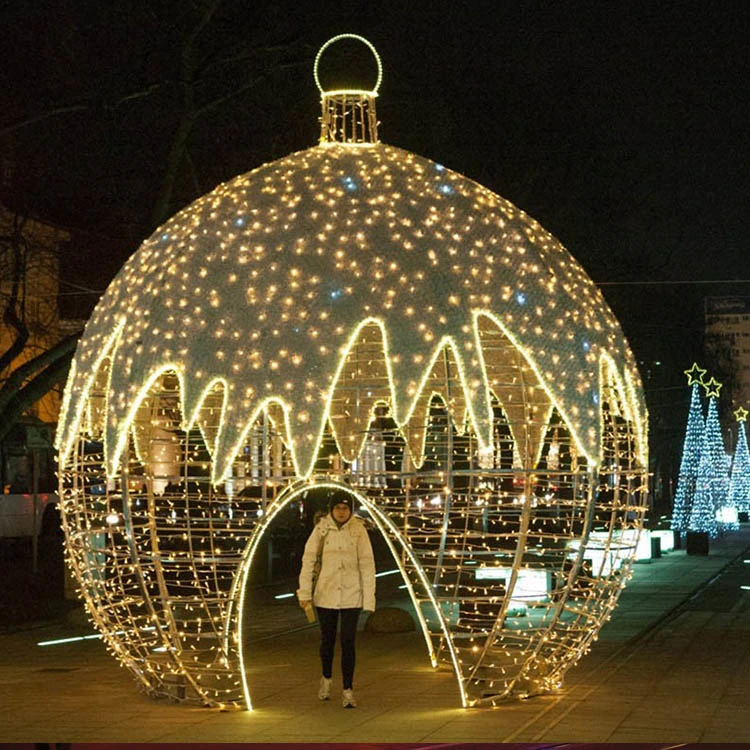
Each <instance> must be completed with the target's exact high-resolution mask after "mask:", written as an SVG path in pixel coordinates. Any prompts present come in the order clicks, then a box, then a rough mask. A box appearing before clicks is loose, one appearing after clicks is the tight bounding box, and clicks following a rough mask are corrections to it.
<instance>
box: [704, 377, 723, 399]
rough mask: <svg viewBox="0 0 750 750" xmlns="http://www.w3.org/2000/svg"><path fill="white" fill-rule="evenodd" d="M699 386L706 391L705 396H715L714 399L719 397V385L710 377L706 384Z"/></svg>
mask: <svg viewBox="0 0 750 750" xmlns="http://www.w3.org/2000/svg"><path fill="white" fill-rule="evenodd" d="M701 385H702V386H703V387H704V388H705V389H706V396H709V397H712V396H715V397H716V398H718V397H719V391H720V390H721V383H720V382H719V381H718V380H717V379H716V378H714V377H711V380H709V381H708V382H706V383H701Z"/></svg>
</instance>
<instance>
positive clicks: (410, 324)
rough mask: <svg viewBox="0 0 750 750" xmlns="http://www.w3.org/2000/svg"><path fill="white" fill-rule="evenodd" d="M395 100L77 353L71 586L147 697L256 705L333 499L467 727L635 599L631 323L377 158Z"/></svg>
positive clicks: (528, 232) (352, 104)
mask: <svg viewBox="0 0 750 750" xmlns="http://www.w3.org/2000/svg"><path fill="white" fill-rule="evenodd" d="M348 36H351V38H353V39H355V40H361V38H360V37H357V36H356V35H345V36H342V37H337V38H334V40H332V41H331V42H330V43H329V44H331V43H333V41H336V39H340V38H347V37H348ZM368 46H370V45H369V44H368ZM370 47H371V46H370ZM323 49H324V50H325V45H324V48H323ZM371 49H372V48H371ZM319 59H320V56H318V58H316V65H315V66H314V72H315V73H316V79H317V62H318V61H319ZM376 59H377V57H376ZM379 83H380V73H379V74H378V77H377V81H376V84H375V86H374V88H373V89H371V90H365V89H361V90H359V89H358V90H342V91H338V92H336V91H333V92H330V91H329V92H326V91H323V92H322V96H321V99H322V101H323V117H322V120H321V122H322V133H321V142H320V144H319V145H316V146H314V147H311V148H308V149H305V150H303V151H300V152H298V153H294V154H291V155H289V156H287V157H284V158H282V159H279V160H277V161H274V162H272V163H269V164H265V165H262V166H261V167H259V168H257V169H255V170H253V171H252V172H249V173H247V174H243V175H240V176H238V177H236V178H234V179H231V180H229V181H228V182H226V183H224V184H221V185H219V186H218V187H217V188H216V189H215V190H213V191H211V192H210V193H208V194H207V195H205V196H203V197H201V198H199V199H198V200H196V201H195V202H194V203H193V204H191V205H189V206H187V207H186V208H184V209H182V210H181V211H179V212H178V213H177V214H176V215H175V216H174V217H172V218H171V219H169V220H168V221H167V222H166V223H165V224H164V225H162V226H161V227H159V228H158V229H157V230H156V231H155V232H154V234H153V235H152V236H151V237H149V238H148V239H147V240H146V241H145V242H144V243H143V244H142V245H141V247H140V248H139V249H138V251H137V252H136V253H135V254H134V255H133V256H132V257H131V258H130V259H129V260H128V261H127V262H126V263H125V265H124V266H123V268H122V270H121V271H120V272H119V273H118V275H117V276H116V277H115V279H114V280H113V281H112V283H111V284H110V286H109V287H108V289H107V290H106V292H105V294H104V295H103V296H102V298H101V300H100V301H99V303H98V304H97V306H96V309H95V310H94V312H93V314H92V316H91V319H90V320H89V322H88V324H87V326H86V329H85V331H84V334H83V336H82V338H81V340H80V342H79V345H78V349H77V351H76V355H75V358H74V361H73V364H72V366H71V371H70V375H69V378H68V382H67V384H66V389H65V397H64V401H63V407H62V412H61V416H60V426H59V430H58V434H57V445H58V447H59V456H60V471H61V493H62V495H63V501H62V513H63V524H64V527H65V531H66V538H67V549H68V555H69V561H70V564H71V565H72V568H73V571H74V573H75V575H76V577H77V580H78V583H79V586H80V590H81V594H82V596H83V598H84V599H85V600H86V602H87V605H88V609H89V612H90V613H91V615H92V618H93V620H94V622H95V624H96V626H97V627H98V628H99V630H100V631H101V632H102V633H103V635H104V639H105V641H106V643H107V645H108V646H109V648H110V649H111V650H112V651H113V652H114V653H115V655H116V656H117V657H118V658H119V659H120V660H121V662H122V663H123V664H124V665H125V666H127V667H128V669H130V670H131V672H132V673H133V674H134V675H135V676H136V678H137V679H138V680H139V681H140V682H141V684H142V685H143V686H144V687H145V688H146V689H147V690H148V691H149V692H151V693H154V694H156V695H169V696H170V697H173V698H177V699H180V700H190V701H196V702H200V703H204V704H208V705H245V706H248V707H249V706H250V696H251V693H252V685H250V684H249V682H248V676H247V672H246V664H247V662H248V660H249V659H251V658H252V656H251V654H245V653H244V651H243V639H242V624H243V618H247V617H251V616H252V615H253V613H252V612H249V611H248V608H249V606H250V605H249V604H247V601H246V597H245V590H246V584H247V580H248V575H249V571H250V570H251V568H253V566H254V565H255V564H256V563H255V562H254V561H257V558H258V555H259V552H258V550H259V549H261V548H262V546H261V545H262V542H263V541H264V539H265V538H266V537H265V535H266V534H269V533H273V523H274V521H275V519H277V518H278V517H279V514H280V513H282V512H283V511H284V509H285V508H287V507H289V506H290V503H292V502H293V501H296V500H303V501H305V502H311V500H310V497H308V495H307V494H306V493H314V492H315V491H317V490H320V489H321V488H325V489H326V491H330V492H344V493H350V494H351V495H352V496H353V497H356V505H357V507H361V508H364V509H365V510H366V511H367V512H369V514H370V516H371V518H372V519H373V522H374V523H375V525H376V527H377V529H378V530H379V531H380V533H382V534H383V536H384V539H385V541H386V543H387V545H388V548H389V549H390V551H391V552H392V553H393V556H394V559H395V561H396V564H397V565H398V566H399V570H400V571H401V573H402V575H403V577H404V581H405V585H406V587H407V588H406V591H407V593H408V594H409V596H410V597H411V600H412V602H413V605H414V610H415V614H416V617H417V619H418V621H419V623H420V626H421V628H422V632H423V635H424V638H425V643H426V644H427V649H428V654H429V658H430V660H431V663H432V664H433V665H438V664H444V665H447V666H448V667H450V668H451V669H452V670H453V671H454V673H455V675H456V678H457V685H458V694H459V698H460V702H461V704H462V705H484V704H492V703H495V702H498V701H500V700H503V699H505V698H507V697H513V696H519V695H530V694H534V693H540V692H546V691H549V690H551V689H554V688H555V686H556V685H558V684H559V683H560V681H561V679H562V676H563V674H564V673H565V671H566V670H567V669H568V668H569V667H570V666H571V665H572V664H574V663H575V662H576V661H577V660H578V659H579V658H580V657H581V656H582V655H583V654H584V653H585V652H586V651H587V650H588V647H589V644H590V643H591V641H592V639H594V638H595V637H596V634H597V632H598V630H599V628H600V627H601V626H602V624H603V623H604V622H605V620H606V619H607V618H608V616H609V614H610V612H611V610H612V608H613V607H614V606H615V603H616V600H617V596H618V595H619V592H620V591H621V589H622V586H623V585H624V582H625V580H626V579H627V577H628V570H629V568H628V566H629V564H630V562H631V561H632V559H633V556H634V552H635V543H636V541H637V535H638V531H639V528H640V518H641V515H642V512H643V504H642V498H643V493H644V488H645V486H646V467H647V466H648V455H647V422H646V408H645V401H644V397H643V391H642V387H641V382H640V378H639V375H638V371H637V367H636V363H635V359H634V357H633V354H632V352H631V350H630V348H629V346H628V343H627V341H626V340H625V337H624V336H623V334H622V331H621V329H620V326H619V324H618V322H617V320H616V319H615V317H614V315H613V314H612V311H611V310H610V309H609V307H608V306H607V304H606V302H605V300H604V298H603V296H602V295H601V293H600V291H599V290H598V289H597V288H596V286H595V285H594V283H593V282H592V281H591V279H590V278H589V277H588V275H587V274H586V273H585V271H584V270H583V269H582V268H581V266H580V265H579V264H578V263H577V262H576V261H575V259H574V258H573V257H572V256H571V255H570V254H569V253H568V251H567V250H566V249H565V248H564V247H563V246H562V245H561V244H560V243H559V242H558V241H557V240H556V239H555V238H554V237H553V236H552V235H550V234H549V233H548V232H546V231H545V230H544V229H543V228H542V227H541V226H540V225H539V224H538V223H537V222H536V221H534V220H533V219H532V218H530V217H529V216H528V215H526V214H525V213H524V212H523V211H521V210H520V209H518V208H517V207H516V206H514V205H513V204H512V203H510V202H509V201H507V200H505V199H503V198H501V197H500V196H498V195H496V194H495V193H493V192H492V191H490V190H488V189H487V188H484V187H482V186H481V185H478V184H477V183H476V182H473V181H472V180H470V179H468V178H466V177H464V176H462V175H460V174H458V173H456V172H453V171H451V170H450V169H447V168H446V167H444V166H443V165H441V164H438V163H436V162H433V161H431V160H429V159H425V158H423V157H420V156H417V155H416V154H413V153H411V152H408V151H404V150H402V149H399V148H395V147H392V146H388V145H386V144H382V143H380V142H379V141H378V140H377V132H376V126H377V123H376V121H375V118H374V107H373V103H374V97H375V94H376V93H377V88H378V86H379ZM97 488H104V492H103V494H102V492H99V491H95V489H97ZM108 519H110V520H108ZM111 519H116V520H117V522H116V523H112V522H111ZM602 529H604V531H602ZM519 611H521V612H523V613H525V619H520V620H519V619H518V618H517V614H518V612H519Z"/></svg>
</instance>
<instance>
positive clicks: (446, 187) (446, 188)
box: [440, 185, 453, 195]
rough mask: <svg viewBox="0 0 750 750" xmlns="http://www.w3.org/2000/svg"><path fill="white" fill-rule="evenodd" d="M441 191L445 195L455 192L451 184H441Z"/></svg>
mask: <svg viewBox="0 0 750 750" xmlns="http://www.w3.org/2000/svg"><path fill="white" fill-rule="evenodd" d="M440 192H441V193H442V194H443V195H450V194H451V193H452V192H453V188H452V187H451V186H450V185H441V186H440Z"/></svg>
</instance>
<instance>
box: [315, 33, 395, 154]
mask: <svg viewBox="0 0 750 750" xmlns="http://www.w3.org/2000/svg"><path fill="white" fill-rule="evenodd" d="M345 39H353V40H355V41H358V42H362V44H364V45H365V46H366V47H367V48H368V49H369V50H370V52H372V54H373V56H374V58H375V64H376V65H377V78H376V80H375V85H374V86H373V87H372V88H371V89H364V88H346V89H341V88H339V89H331V90H327V89H324V88H323V85H322V84H321V82H320V77H319V76H318V67H319V65H320V59H321V57H322V56H323V53H324V52H325V51H326V50H327V49H328V48H329V47H330V46H331V45H332V44H335V43H336V42H339V41H341V40H345ZM313 77H314V78H315V85H316V86H317V87H318V90H319V91H320V106H321V109H322V115H321V118H320V143H321V145H324V144H327V143H346V144H348V145H350V146H369V145H371V144H373V143H377V142H378V120H377V114H376V112H375V99H376V97H377V95H378V89H379V88H380V83H381V82H382V80H383V65H382V63H381V62H380V55H378V52H377V50H376V49H375V47H374V46H373V45H372V44H371V43H370V42H369V41H367V39H365V38H364V37H362V36H359V35H358V34H339V35H338V36H335V37H333V38H332V39H329V40H328V41H327V42H326V43H325V44H324V45H323V46H322V47H321V48H320V50H318V54H317V55H316V56H315V63H314V64H313Z"/></svg>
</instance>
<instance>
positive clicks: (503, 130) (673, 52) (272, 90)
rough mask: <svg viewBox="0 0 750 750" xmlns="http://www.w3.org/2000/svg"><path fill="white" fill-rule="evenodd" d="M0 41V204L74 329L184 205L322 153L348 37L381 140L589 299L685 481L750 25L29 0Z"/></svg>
mask: <svg viewBox="0 0 750 750" xmlns="http://www.w3.org/2000/svg"><path fill="white" fill-rule="evenodd" d="M0 27H1V29H2V30H1V31H0V45H1V46H0V48H1V49H2V50H3V59H2V64H0V159H1V160H2V188H1V189H0V202H2V203H4V204H5V205H6V206H8V207H10V208H12V209H16V210H19V211H23V212H26V213H29V214H31V215H36V216H39V217H42V218H44V219H46V220H49V221H51V222H54V223H56V224H59V225H61V226H63V227H65V228H68V229H69V230H71V231H72V235H73V239H72V241H71V242H70V243H69V244H68V245H67V246H66V248H65V250H64V253H65V254H64V258H63V275H64V282H65V283H64V286H63V295H62V297H61V301H62V302H63V303H64V305H65V307H64V310H65V311H66V313H67V314H69V315H84V316H85V315H87V314H88V313H89V312H90V310H91V308H92V306H93V304H94V303H95V302H96V299H97V298H98V295H99V294H100V293H101V291H102V290H103V289H104V288H105V287H106V285H107V283H108V282H109V280H110V279H111V278H112V276H113V275H114V274H115V273H116V272H117V270H118V269H119V268H120V266H121V265H122V263H123V262H124V261H125V259H126V258H127V257H128V256H129V255H130V254H131V253H132V252H133V251H134V250H135V249H136V248H137V247H138V245H139V244H140V242H141V241H142V240H143V239H144V238H145V237H146V236H148V235H149V234H150V233H151V231H152V230H153V229H154V227H155V226H156V225H157V224H158V223H160V221H162V220H164V219H165V218H167V217H168V216H169V215H171V214H173V213H174V212H175V211H176V210H178V209H179V208H180V207H182V206H183V205H185V204H186V203H188V202H190V201H191V200H193V199H195V198H196V197H198V196H200V195H202V194H204V193H206V192H208V191H209V190H211V189H213V188H214V187H215V186H216V184H217V183H219V182H221V181H224V180H227V179H229V178H231V177H233V176H235V175H237V174H239V173H242V172H245V171H248V170H250V169H252V168H254V167H257V166H259V165H260V164H262V163H264V162H268V161H272V160H274V159H277V158H279V157H282V156H284V155H286V154H288V153H290V152H292V151H295V150H299V149H303V148H307V147H308V146H311V145H313V144H314V143H315V142H316V141H317V136H318V123H317V118H318V115H319V104H318V92H317V90H316V88H315V86H314V83H313V79H312V62H313V59H314V56H315V53H316V51H317V50H318V48H319V47H320V46H321V45H322V44H323V43H324V42H325V41H326V40H327V39H328V38H329V37H331V36H333V35H334V34H338V33H342V32H353V33H358V34H361V35H363V36H365V37H367V38H368V39H370V41H371V42H372V43H373V44H374V45H375V46H376V47H377V49H378V51H379V52H380V55H381V57H382V59H383V63H384V68H385V70H384V80H383V84H382V87H381V90H380V97H379V99H378V115H379V119H380V120H381V123H382V124H381V128H380V137H381V140H383V141H385V142H386V143H391V144H393V145H396V146H400V147H402V148H405V149H408V150H410V151H414V152H416V153H418V154H420V155H422V156H426V157H429V158H432V159H435V160H436V161H439V162H440V163H443V164H445V165H446V166H448V167H450V168H451V169H454V170H456V171H458V172H461V173H463V174H465V175H467V176H468V177H471V178H473V179H475V180H477V181H478V182H480V183H482V184H484V185H485V186H487V187H488V188H490V189H492V190H494V191H495V192H497V193H499V194H500V195H502V196H504V197H505V198H508V199H509V200H511V201H513V202H514V203H515V204H516V205H518V206H519V207H520V208H522V209H523V210H525V211H526V212H527V213H529V214H530V215H531V216H533V217H534V218H535V219H537V220H538V221H539V222H540V223H541V224H542V225H543V226H544V227H545V228H546V229H548V230H549V231H550V232H552V233H553V234H555V235H556V236H557V237H558V238H559V239H560V240H561V241H562V242H563V244H564V245H565V246H566V247H567V248H568V249H569V250H570V251H571V252H572V253H573V255H574V256H575V257H576V258H577V259H578V260H579V261H580V262H581V264H582V265H583V266H584V268H586V270H587V271H588V272H589V274H590V275H591V277H592V278H593V279H594V280H595V281H596V282H598V283H600V284H601V288H602V291H603V292H604V294H605V296H606V298H607V300H608V301H609V303H610V305H611V306H612V308H613V310H614V312H615V314H616V315H617V317H618V318H619V320H620V322H621V324H622V326H623V329H624V331H625V334H626V336H627V337H628V339H629V341H630V343H631V346H632V347H633V349H634V351H635V354H636V358H637V359H638V361H639V363H640V367H641V374H642V377H643V379H644V385H645V387H646V391H647V399H648V404H649V409H650V412H651V452H652V462H653V463H654V464H655V463H656V462H659V463H660V466H661V469H662V470H666V471H667V473H671V474H674V473H675V472H676V468H677V465H678V461H679V452H680V450H681V446H682V435H683V433H684V427H685V422H686V419H687V406H688V401H689V391H688V389H687V387H686V385H685V383H686V381H685V378H684V376H683V374H682V371H683V370H684V369H687V368H689V367H690V365H691V364H692V362H693V361H694V360H695V359H698V361H700V362H701V363H703V364H704V366H706V365H707V366H708V367H709V371H710V372H711V363H710V362H707V360H706V358H705V356H704V354H703V349H702V347H703V336H702V329H703V299H704V297H705V296H707V295H723V294H740V295H746V296H750V281H749V280H750V255H749V253H748V248H747V239H748V234H749V231H748V230H749V229H750V210H749V209H750V205H749V201H748V195H749V191H748V188H749V187H750V184H749V183H750V177H749V176H748V175H749V172H748V159H747V154H748V119H749V116H750V105H749V104H748V99H749V97H748V80H750V76H749V75H748V73H749V72H750V71H748V67H749V64H748V57H749V55H748V31H750V5H746V4H745V3H742V2H710V3H706V2H692V1H690V0H686V1H685V2H668V1H665V2H651V1H649V2H639V1H633V2H601V0H598V1H596V2H592V1H589V0H580V1H578V2H573V1H570V2H562V1H558V2H501V1H500V2H499V1H495V2H484V1H483V0H475V1H474V2H464V3H461V2H448V1H443V2H429V0H424V1H423V2H420V3H412V2H403V1H402V2H398V3H397V2H391V1H390V0H387V1H385V2H378V3H373V2H361V3H358V2H353V3H347V2H343V0H342V2H338V3H296V2H288V3H284V2H272V1H270V0H259V1H258V2H248V1H247V0H243V1H242V2H240V1H239V0H205V1H204V0H193V1H191V0H182V2H176V1H173V0H158V1H156V0H143V1H138V0H118V2H116V3H113V2H105V3H101V2H92V1H91V0H80V1H75V0H49V1H47V2H45V1H44V0H38V1H37V2H35V3H16V4H14V5H12V6H7V7H6V8H5V9H4V10H3V11H1V12H0ZM321 73H322V76H323V79H324V82H326V81H327V82H329V83H331V84H338V85H346V84H356V83H362V82H365V83H366V82H368V81H372V80H373V78H374V65H373V62H372V58H371V56H370V55H369V53H368V52H367V50H366V48H364V47H361V46H358V45H357V44H356V43H348V42H342V43H340V44H337V45H335V46H334V47H333V48H331V50H330V54H327V55H326V57H325V58H324V64H323V65H322V68H321ZM342 73H343V77H342ZM336 76H338V77H336ZM183 136H184V138H183ZM176 144H177V145H176ZM178 146H179V147H178ZM170 185H171V188H170V187H169V186H170ZM719 282H721V283H719ZM725 282H731V283H725ZM730 406H731V405H730V404H728V403H727V404H724V407H725V412H726V411H727V410H728V409H729V407H730Z"/></svg>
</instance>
